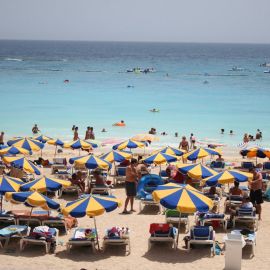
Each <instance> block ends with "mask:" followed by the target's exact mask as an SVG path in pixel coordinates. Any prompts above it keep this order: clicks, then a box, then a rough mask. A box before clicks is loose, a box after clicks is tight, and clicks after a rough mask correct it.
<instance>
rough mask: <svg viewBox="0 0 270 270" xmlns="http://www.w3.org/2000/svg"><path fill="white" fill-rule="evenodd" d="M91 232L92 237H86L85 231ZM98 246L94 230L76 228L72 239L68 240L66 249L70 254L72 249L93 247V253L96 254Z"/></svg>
mask: <svg viewBox="0 0 270 270" xmlns="http://www.w3.org/2000/svg"><path fill="white" fill-rule="evenodd" d="M86 230H89V231H90V235H89V236H87V237H86V236H85V231H86ZM96 245H97V232H96V230H95V229H93V228H76V229H75V230H74V232H73V235H72V237H71V238H70V239H69V240H68V242H67V244H66V247H67V251H68V252H70V250H71V248H72V247H88V246H89V247H91V248H92V250H93V253H96Z"/></svg>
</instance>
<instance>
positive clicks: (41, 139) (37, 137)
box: [34, 135, 53, 143]
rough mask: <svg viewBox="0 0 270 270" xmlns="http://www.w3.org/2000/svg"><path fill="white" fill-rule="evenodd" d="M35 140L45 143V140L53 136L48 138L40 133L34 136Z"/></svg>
mask: <svg viewBox="0 0 270 270" xmlns="http://www.w3.org/2000/svg"><path fill="white" fill-rule="evenodd" d="M34 139H35V140H37V141H39V142H42V143H46V142H47V141H50V140H53V138H50V137H48V136H45V135H40V136H36V137H34Z"/></svg>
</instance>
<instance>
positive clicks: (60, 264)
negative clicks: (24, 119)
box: [0, 147, 270, 270]
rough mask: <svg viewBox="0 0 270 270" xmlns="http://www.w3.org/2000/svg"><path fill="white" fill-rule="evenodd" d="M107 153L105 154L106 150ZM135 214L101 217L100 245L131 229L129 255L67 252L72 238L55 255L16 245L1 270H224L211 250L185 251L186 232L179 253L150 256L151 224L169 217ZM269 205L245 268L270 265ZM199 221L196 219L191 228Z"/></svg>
mask: <svg viewBox="0 0 270 270" xmlns="http://www.w3.org/2000/svg"><path fill="white" fill-rule="evenodd" d="M53 152H54V149H53V148H50V147H49V148H48V150H45V151H43V156H44V157H45V158H46V157H49V158H50V159H51V158H52V156H53ZM104 152H105V151H104ZM77 154H78V151H77V150H74V151H71V150H64V153H63V154H61V155H60V156H67V157H70V156H76V155H77ZM224 158H225V160H226V161H227V160H228V161H232V162H240V161H241V157H240V156H239V154H238V150H236V149H235V150H234V151H233V150H231V149H230V150H228V149H225V150H224ZM43 170H44V171H43V173H45V174H46V175H49V173H50V170H49V169H43ZM113 194H114V195H115V196H116V197H118V198H119V199H121V200H122V201H124V199H125V192H124V189H123V187H121V186H120V187H117V188H115V189H114V193H113ZM75 198H76V197H75V196H74V197H70V195H69V196H66V195H65V196H64V197H63V198H62V199H59V202H60V203H62V204H63V205H65V203H66V202H67V200H73V199H75ZM25 208H26V207H25V206H23V205H11V204H10V203H9V202H4V209H6V210H11V209H13V210H14V209H25ZM135 209H136V210H137V212H136V213H132V214H128V215H123V214H121V212H122V211H123V207H121V208H120V209H116V210H115V211H113V212H111V213H106V214H104V215H102V216H98V217H97V218H96V221H97V227H98V232H99V237H100V243H102V238H103V236H104V233H105V229H106V228H109V227H112V226H120V227H123V226H125V227H128V228H130V231H131V234H130V237H131V254H130V255H129V256H125V250H124V249H123V248H122V247H114V246H112V247H108V248H107V250H106V252H105V253H97V254H93V253H92V250H91V249H90V248H89V247H84V248H76V249H73V250H71V253H67V251H66V247H65V243H66V242H67V240H68V239H69V238H70V236H71V232H70V233H69V234H68V235H61V236H60V240H61V244H62V245H58V246H57V250H56V254H47V255H46V254H45V252H44V248H43V247H41V246H27V247H26V249H25V250H24V251H23V252H21V253H20V252H19V251H18V243H17V242H16V241H15V240H13V241H12V242H11V244H10V246H9V247H8V248H7V250H0V261H1V266H0V269H28V270H32V269H33V270H34V269H39V270H42V269H81V268H85V269H104V270H105V269H137V270H139V269H144V270H145V269H151V270H153V269H155V270H159V269H215V270H217V269H224V266H225V255H217V256H215V257H210V248H208V247H206V248H204V247H203V248H201V247H198V248H195V249H192V250H191V251H190V252H189V253H188V252H187V251H186V250H185V249H184V248H183V246H184V241H182V239H183V237H184V236H185V235H186V234H185V233H184V230H181V234H180V241H179V244H178V249H177V250H176V251H174V250H173V249H172V248H171V247H170V246H169V245H166V244H162V245H159V244H156V245H153V247H152V248H151V250H150V251H148V238H149V225H150V224H151V223H153V222H164V221H165V217H164V215H162V214H159V213H158V211H159V209H158V208H155V207H147V208H145V209H144V210H143V211H142V212H141V213H139V202H138V200H136V201H135ZM269 212H270V204H269V203H268V202H265V203H264V204H263V215H262V219H263V221H260V222H259V230H258V232H257V246H256V249H255V257H254V258H250V254H251V248H249V247H246V248H245V249H244V250H243V260H242V269H255V268H256V269H267V268H269V265H270V256H269V254H270V245H269V237H268V233H269V232H268V231H269V229H270V216H269V215H268V214H269ZM78 222H79V226H81V227H93V226H94V222H93V219H90V218H88V217H84V218H79V219H78ZM193 224H194V219H193V217H192V219H191V225H193ZM216 233H217V234H216V238H217V240H218V241H220V242H223V236H224V235H225V232H224V231H223V229H221V228H218V229H217V230H216Z"/></svg>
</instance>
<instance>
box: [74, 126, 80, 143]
mask: <svg viewBox="0 0 270 270" xmlns="http://www.w3.org/2000/svg"><path fill="white" fill-rule="evenodd" d="M78 130H79V128H78V127H75V129H74V136H73V141H76V140H78V139H79V133H78Z"/></svg>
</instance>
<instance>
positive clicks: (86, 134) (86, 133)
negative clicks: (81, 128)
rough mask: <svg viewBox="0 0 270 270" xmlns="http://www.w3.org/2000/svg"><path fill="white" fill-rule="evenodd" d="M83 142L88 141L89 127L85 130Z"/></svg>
mask: <svg viewBox="0 0 270 270" xmlns="http://www.w3.org/2000/svg"><path fill="white" fill-rule="evenodd" d="M85 140H90V127H87V129H86V132H85Z"/></svg>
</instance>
